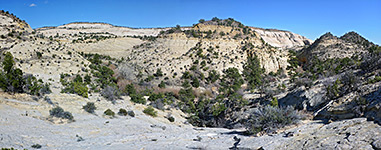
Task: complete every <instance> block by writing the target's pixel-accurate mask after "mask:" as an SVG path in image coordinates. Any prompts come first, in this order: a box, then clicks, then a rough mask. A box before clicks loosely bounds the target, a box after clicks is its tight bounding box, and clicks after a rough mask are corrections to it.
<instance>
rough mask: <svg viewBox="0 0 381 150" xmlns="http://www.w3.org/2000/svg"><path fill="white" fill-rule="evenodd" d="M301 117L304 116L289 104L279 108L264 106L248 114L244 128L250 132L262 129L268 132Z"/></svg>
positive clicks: (293, 122) (296, 120)
mask: <svg viewBox="0 0 381 150" xmlns="http://www.w3.org/2000/svg"><path fill="white" fill-rule="evenodd" d="M303 118H304V116H303V115H302V114H301V113H300V112H298V111H296V110H294V108H293V107H291V106H289V107H281V108H279V107H271V106H265V107H264V108H259V109H257V110H256V111H254V113H253V114H251V115H250V117H249V119H248V121H247V123H246V128H247V131H248V133H250V134H256V133H258V132H262V131H263V132H266V133H270V132H274V131H276V130H277V129H279V128H283V127H285V126H287V125H291V124H295V123H297V122H298V121H299V120H301V119H303Z"/></svg>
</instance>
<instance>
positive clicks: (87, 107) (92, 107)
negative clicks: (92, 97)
mask: <svg viewBox="0 0 381 150" xmlns="http://www.w3.org/2000/svg"><path fill="white" fill-rule="evenodd" d="M82 109H84V110H85V111H86V112H88V113H91V114H92V113H94V111H95V110H96V109H97V107H96V106H95V104H94V103H93V102H87V104H86V105H85V106H83V107H82Z"/></svg>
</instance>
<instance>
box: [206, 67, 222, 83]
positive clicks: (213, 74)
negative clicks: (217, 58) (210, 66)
mask: <svg viewBox="0 0 381 150" xmlns="http://www.w3.org/2000/svg"><path fill="white" fill-rule="evenodd" d="M219 78H220V74H219V73H218V72H217V71H216V70H211V71H210V72H209V76H208V77H207V78H206V80H207V81H208V82H209V83H214V82H216V81H217V80H218V79H219Z"/></svg>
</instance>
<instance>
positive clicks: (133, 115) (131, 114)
mask: <svg viewBox="0 0 381 150" xmlns="http://www.w3.org/2000/svg"><path fill="white" fill-rule="evenodd" d="M127 113H128V115H129V116H131V117H135V113H134V111H132V110H129V111H128V112H127Z"/></svg>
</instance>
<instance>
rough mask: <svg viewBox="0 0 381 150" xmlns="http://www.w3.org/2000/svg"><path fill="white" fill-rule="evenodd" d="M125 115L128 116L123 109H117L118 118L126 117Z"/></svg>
mask: <svg viewBox="0 0 381 150" xmlns="http://www.w3.org/2000/svg"><path fill="white" fill-rule="evenodd" d="M127 114H128V112H127V110H125V109H123V108H120V109H119V112H118V115H119V116H127Z"/></svg>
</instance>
